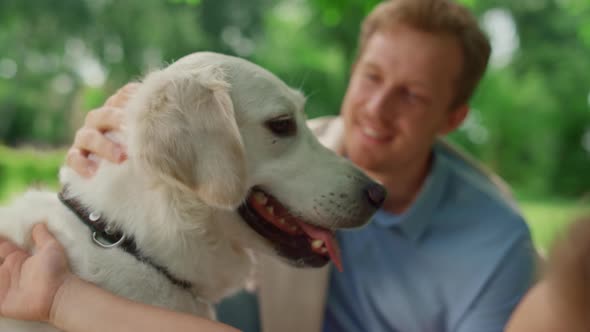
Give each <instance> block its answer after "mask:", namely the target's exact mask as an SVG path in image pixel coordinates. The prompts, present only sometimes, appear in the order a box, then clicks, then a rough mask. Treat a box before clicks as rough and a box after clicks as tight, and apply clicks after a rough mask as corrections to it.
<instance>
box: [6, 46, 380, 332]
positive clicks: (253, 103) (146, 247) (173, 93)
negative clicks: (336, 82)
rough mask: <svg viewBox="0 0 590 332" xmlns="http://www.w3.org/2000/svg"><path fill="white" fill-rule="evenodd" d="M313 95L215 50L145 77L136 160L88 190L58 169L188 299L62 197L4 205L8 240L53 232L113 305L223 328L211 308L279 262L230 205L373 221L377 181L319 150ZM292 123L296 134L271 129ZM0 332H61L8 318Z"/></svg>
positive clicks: (131, 149)
mask: <svg viewBox="0 0 590 332" xmlns="http://www.w3.org/2000/svg"><path fill="white" fill-rule="evenodd" d="M303 105H304V98H303V96H302V95H301V94H300V93H299V92H298V91H295V90H293V89H291V88H289V87H288V86H286V85H285V84H284V83H283V82H282V81H280V80H279V79H278V78H276V77H275V76H273V75H272V74H271V73H269V72H267V71H266V70H264V69H262V68H260V67H258V66H256V65H254V64H251V63H249V62H247V61H244V60H241V59H238V58H233V57H229V56H223V55H219V54H214V53H196V54H192V55H189V56H187V57H185V58H183V59H181V60H179V61H178V62H176V63H174V64H172V65H171V66H169V67H167V68H165V69H162V70H159V71H155V72H153V73H151V74H149V75H147V77H146V78H145V80H144V81H143V84H142V85H141V87H140V88H139V91H137V93H136V94H135V95H134V96H133V97H132V99H131V100H130V102H129V104H128V107H127V109H126V111H125V112H126V113H125V114H126V115H127V119H126V120H125V128H126V130H125V132H122V133H114V134H115V136H117V137H118V138H117V139H120V140H122V141H124V142H127V148H128V154H129V160H128V161H127V162H125V163H124V164H122V165H112V164H110V163H108V162H101V165H100V167H99V170H98V172H97V174H96V175H95V176H94V177H92V178H90V179H85V178H82V177H80V176H79V175H77V174H76V173H75V172H74V171H73V170H71V169H70V168H68V167H63V168H62V170H61V173H60V179H61V181H62V183H63V184H64V185H67V186H68V188H69V193H70V196H73V197H76V198H77V199H78V200H79V201H80V202H83V204H84V205H85V206H88V207H89V208H91V209H92V210H93V211H98V212H100V213H102V215H103V216H104V217H106V218H107V220H109V221H110V222H112V223H113V224H115V225H116V226H117V227H119V228H120V229H121V230H123V231H124V232H125V233H126V234H131V235H133V237H134V238H135V241H136V243H137V244H138V247H139V248H140V250H141V251H142V253H143V254H144V255H146V256H148V257H150V258H152V259H153V260H154V261H155V262H157V263H159V264H160V265H163V266H165V267H166V268H167V269H168V270H169V271H170V272H171V273H172V274H173V275H174V276H176V277H177V278H180V279H183V280H189V281H190V282H192V283H193V284H194V288H193V289H191V290H190V291H185V290H182V289H181V288H179V287H177V286H175V285H173V284H172V283H170V281H168V280H167V279H166V278H165V277H164V276H163V275H162V274H161V273H160V272H158V271H156V270H155V269H154V268H153V267H151V266H149V265H146V264H144V263H140V262H139V261H137V260H136V259H135V258H134V257H133V256H131V255H130V254H128V253H126V252H124V251H122V250H121V249H118V248H114V249H102V248H100V247H98V246H97V245H95V244H94V243H93V242H92V241H91V234H90V231H89V229H88V228H87V227H86V226H85V225H83V224H82V223H81V222H80V221H79V220H78V219H77V217H76V216H75V215H74V214H72V213H71V212H70V211H69V210H68V209H67V208H66V207H65V206H64V205H62V203H61V202H59V200H58V199H57V196H56V194H55V193H49V192H28V193H27V194H25V195H24V196H23V197H21V198H19V199H18V200H16V201H15V202H13V203H12V204H11V205H10V206H9V207H4V208H0V234H2V235H4V236H8V237H10V238H11V239H13V240H15V241H16V242H18V243H19V244H21V245H24V246H28V247H30V243H29V242H30V235H29V233H30V229H31V227H32V225H33V224H35V223H37V222H40V221H45V222H47V224H48V225H49V228H50V230H51V231H52V232H53V233H54V234H55V235H56V236H57V238H58V239H59V241H60V242H61V243H62V244H63V245H64V247H65V248H66V251H67V254H68V257H69V260H70V263H71V266H72V269H73V270H74V272H75V273H76V274H78V275H79V276H80V277H82V278H83V279H85V280H88V281H90V282H93V283H95V284H97V285H99V286H101V287H104V288H105V289H108V290H110V291H112V292H114V293H116V294H119V295H121V296H124V297H127V298H130V299H132V300H136V301H141V302H145V303H149V304H153V305H157V306H162V307H166V308H169V309H173V310H179V311H185V312H190V313H194V314H197V315H201V316H206V317H214V314H213V312H212V308H211V305H210V304H211V303H213V302H215V301H218V300H219V299H221V298H222V297H224V296H226V295H228V294H229V293H231V292H233V291H235V290H236V289H239V288H241V287H242V286H243V284H244V282H245V281H246V280H247V278H248V276H249V274H250V269H251V264H252V257H253V254H252V252H263V253H267V254H274V251H273V249H272V247H271V246H270V245H269V243H268V242H267V241H266V240H265V239H264V238H262V237H260V236H259V235H257V234H256V233H255V232H254V231H253V230H251V229H250V228H249V227H248V226H247V224H246V223H245V222H244V221H243V220H242V219H241V218H240V217H239V215H238V214H237V213H236V212H235V208H236V207H237V206H238V205H239V204H241V203H242V201H243V200H244V198H245V197H246V194H247V191H248V190H249V189H250V188H251V187H252V186H254V185H261V186H263V187H264V188H267V189H269V190H270V193H271V194H272V195H273V196H275V197H276V198H278V199H279V200H280V201H281V202H282V203H283V204H284V205H286V206H288V207H289V208H290V209H291V210H292V212H293V213H294V214H297V215H299V216H301V217H303V218H305V219H306V220H308V221H310V222H311V223H314V224H317V225H319V226H324V227H328V228H335V227H356V226H360V225H362V224H364V223H365V222H366V220H367V219H368V217H369V216H370V215H371V214H372V213H373V212H374V209H372V208H369V207H366V206H365V205H366V204H365V199H364V196H363V195H364V193H363V189H364V187H365V186H366V185H367V184H368V183H370V180H369V179H368V178H367V177H366V176H364V175H363V174H362V173H361V172H360V171H359V170H358V169H356V168H354V167H353V166H352V164H350V163H349V162H347V161H345V160H343V159H341V158H339V157H337V156H336V155H335V154H333V153H332V152H330V151H329V150H327V149H326V148H324V147H323V146H321V145H320V144H319V143H318V142H317V140H316V139H315V138H314V137H313V135H312V133H311V132H310V131H309V129H308V128H307V127H306V126H305V118H304V114H303ZM284 114H290V115H291V116H293V117H294V118H295V120H296V122H297V134H296V135H295V136H293V137H276V136H274V135H273V134H272V133H271V132H270V131H269V130H268V129H267V128H266V127H265V125H264V123H265V121H267V120H268V119H270V118H273V117H276V116H279V115H284ZM0 330H1V331H14V332H18V331H55V330H54V329H53V328H51V327H49V326H47V325H43V324H36V323H30V322H16V321H12V320H6V319H4V320H0Z"/></svg>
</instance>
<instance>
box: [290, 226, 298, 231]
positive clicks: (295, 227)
mask: <svg viewBox="0 0 590 332" xmlns="http://www.w3.org/2000/svg"><path fill="white" fill-rule="evenodd" d="M289 229H290V230H291V231H292V232H295V231H296V230H297V226H295V225H291V226H289Z"/></svg>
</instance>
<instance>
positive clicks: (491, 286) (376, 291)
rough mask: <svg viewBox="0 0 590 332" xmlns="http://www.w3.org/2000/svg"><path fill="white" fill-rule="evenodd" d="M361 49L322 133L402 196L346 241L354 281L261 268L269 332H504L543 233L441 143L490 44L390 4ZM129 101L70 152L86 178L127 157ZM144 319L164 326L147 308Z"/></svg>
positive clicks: (346, 273) (319, 126) (439, 9)
mask: <svg viewBox="0 0 590 332" xmlns="http://www.w3.org/2000/svg"><path fill="white" fill-rule="evenodd" d="M359 50H360V51H359V55H358V57H357V60H356V61H355V63H354V65H353V70H352V76H351V79H350V84H349V87H348V90H347V92H346V96H345V98H344V102H343V105H342V110H341V116H340V117H335V118H323V119H316V120H313V121H311V122H310V123H309V125H310V127H312V129H313V130H314V131H315V133H316V135H317V136H318V138H319V139H320V141H322V143H324V144H325V145H326V146H328V147H330V148H332V149H334V150H335V151H337V152H338V153H340V154H341V155H343V156H345V157H347V158H348V159H350V160H351V161H352V162H354V163H355V164H356V165H357V166H358V167H360V168H361V169H362V170H364V171H365V172H366V173H367V174H369V175H370V176H371V177H373V178H374V179H376V180H378V181H379V182H381V183H383V184H384V185H385V187H386V188H387V191H388V196H387V198H386V200H385V203H384V205H383V208H382V209H380V210H379V211H378V212H377V213H376V215H375V217H374V218H373V222H372V223H370V224H369V225H368V226H366V227H364V228H361V229H358V230H354V231H343V232H340V233H339V234H337V237H338V240H339V242H340V249H341V257H342V265H343V272H337V271H332V270H333V269H319V270H313V271H310V270H298V269H295V268H292V267H289V266H286V265H285V264H282V263H279V262H277V261H264V262H261V269H260V273H259V275H258V286H259V288H258V297H259V299H260V311H261V321H262V322H261V323H262V326H263V330H264V331H266V332H269V331H271V332H274V331H281V332H290V331H293V332H300V331H312V332H318V331H321V330H323V331H325V332H336V331H338V332H347V331H363V332H364V331H371V332H377V331H400V332H413V331H417V332H500V331H502V330H503V329H504V326H505V325H506V321H507V320H508V317H509V316H510V314H511V312H512V310H513V309H514V307H515V306H516V304H517V303H518V301H520V299H521V297H522V295H523V294H524V293H525V292H526V291H527V289H528V288H529V286H530V285H531V283H532V281H533V279H534V274H535V264H534V263H535V258H536V255H535V251H534V249H533V246H532V242H531V238H530V234H529V230H528V228H527V226H526V224H525V222H524V220H523V218H522V216H521V215H520V213H519V211H518V210H517V208H516V207H515V204H514V202H513V200H512V199H511V197H510V195H509V193H508V192H507V190H506V187H505V186H504V185H503V183H502V182H501V181H500V180H499V179H498V178H497V177H496V176H495V175H494V174H492V173H490V172H489V171H486V170H485V169H483V168H482V167H480V166H479V165H478V164H477V163H476V162H474V161H472V160H471V159H469V158H467V157H466V156H464V155H463V154H461V153H458V152H457V151H456V150H455V149H453V148H452V147H450V146H449V145H448V144H446V143H445V142H444V141H442V140H441V137H442V136H444V135H446V134H448V133H449V132H452V131H453V130H455V129H456V128H458V126H459V125H460V124H461V123H462V121H463V120H464V119H465V117H466V116H467V114H468V111H469V107H468V100H469V98H470V97H471V95H472V94H473V91H474V89H475V87H476V85H477V84H478V82H479V80H480V79H481V77H482V76H483V73H484V72H485V69H486V66H487V62H488V58H489V55H490V45H489V41H488V40H487V38H486V36H485V35H484V34H483V32H482V31H481V30H480V28H479V26H478V24H477V21H476V19H475V18H474V17H473V16H472V14H471V13H469V11H467V10H466V9H465V8H463V7H462V6H459V5H457V4H456V3H454V2H452V1H450V0H389V1H385V2H383V3H381V4H380V5H379V6H377V7H376V8H375V9H374V10H373V11H372V12H371V13H370V14H369V16H368V17H367V18H366V20H365V21H364V23H363V27H362V33H361V37H360V48H359ZM129 93H133V89H132V88H127V89H123V90H122V91H121V92H120V93H118V94H117V95H115V96H114V97H112V98H111V99H110V100H109V101H107V104H106V106H105V107H103V108H101V109H98V110H96V111H94V112H91V113H90V114H89V116H88V117H87V121H86V124H85V127H84V128H82V129H80V130H79V132H78V135H77V139H76V142H75V143H74V147H73V148H72V149H71V150H70V152H69V154H68V164H69V165H70V166H71V167H72V168H74V169H76V170H78V172H80V173H81V174H85V175H88V176H90V175H91V173H92V172H93V171H94V170H95V169H96V164H95V162H94V161H93V160H91V159H89V158H88V155H89V153H90V152H93V153H94V154H96V155H98V156H102V157H104V158H106V159H108V160H110V161H113V162H122V161H123V160H124V159H125V158H124V152H123V149H122V148H123V147H121V146H118V145H116V144H115V143H113V142H111V141H109V140H108V139H107V138H105V137H104V135H103V133H104V132H105V131H108V130H111V129H115V130H116V129H119V127H120V125H121V120H120V119H121V117H122V116H121V111H120V110H119V109H118V108H117V107H121V106H122V105H124V104H125V102H126V100H127V97H128V94H129ZM43 253H45V251H43V250H39V251H37V252H36V255H35V256H33V258H32V259H31V260H29V262H31V261H33V263H30V264H31V266H34V267H41V268H43V267H46V265H48V264H49V263H47V262H46V261H45V260H41V259H39V260H35V257H42V254H43ZM43 264H45V265H43ZM17 272H18V271H17ZM36 285H39V283H36ZM42 286H43V284H42V283H41V285H40V287H42ZM109 301H111V302H113V303H114V302H116V299H114V298H109ZM14 302H15V301H13V302H12V303H7V304H5V306H10V305H14ZM239 303H241V306H239V307H238V308H237V309H236V310H234V313H236V312H237V313H239V314H241V315H242V318H243V316H248V315H247V314H245V313H246V312H247V311H248V310H249V309H252V306H251V305H249V304H248V303H245V302H243V301H240V302H239ZM105 307H110V306H105ZM127 307H129V306H127ZM222 307H223V306H222ZM80 310H81V309H80ZM122 310H123V309H121V312H122ZM227 311H228V310H227V307H226V309H222V310H221V314H222V316H224V317H227V316H228V315H227ZM90 312H92V313H93V311H90ZM137 315H138V316H139V317H144V318H153V317H156V316H153V313H152V311H149V310H148V309H147V308H146V309H144V310H140V311H138V314H137ZM156 318H157V320H158V321H159V322H167V320H166V319H170V320H172V321H176V320H177V319H179V318H178V317H177V316H175V315H174V314H173V313H162V315H161V316H157V317H156ZM247 318H255V317H247ZM154 319H155V318H154ZM232 321H234V322H235V319H233V320H232ZM80 331H82V329H80ZM84 331H86V330H84Z"/></svg>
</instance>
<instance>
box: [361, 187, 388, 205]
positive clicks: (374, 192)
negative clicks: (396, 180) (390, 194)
mask: <svg viewBox="0 0 590 332" xmlns="http://www.w3.org/2000/svg"><path fill="white" fill-rule="evenodd" d="M365 193H366V194H367V198H368V199H369V203H371V205H373V206H374V207H376V208H380V207H381V205H382V204H383V202H384V201H385V197H386V196H387V191H386V190H385V187H383V186H382V185H380V184H378V183H371V184H370V185H368V186H367V187H366V188H365Z"/></svg>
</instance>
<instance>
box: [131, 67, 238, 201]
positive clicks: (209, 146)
mask: <svg viewBox="0 0 590 332" xmlns="http://www.w3.org/2000/svg"><path fill="white" fill-rule="evenodd" d="M144 85H145V89H143V91H142V94H141V95H138V96H137V97H138V99H139V100H143V103H144V104H143V105H141V106H140V105H137V106H138V107H139V109H136V110H135V111H136V118H135V121H136V124H137V127H136V130H135V133H134V135H133V136H134V139H135V143H136V145H135V146H136V147H137V156H138V158H139V160H140V161H141V162H143V164H145V165H146V167H147V168H148V170H150V171H153V172H154V173H155V174H157V175H159V176H160V177H162V178H164V179H165V180H167V181H168V182H170V181H172V182H173V183H175V184H178V185H180V186H182V187H184V188H186V189H189V190H191V191H193V192H195V193H196V194H197V196H198V197H199V198H200V199H201V200H202V201H204V202H205V203H206V204H208V205H212V206H216V207H221V208H234V207H236V206H237V205H239V204H240V203H241V201H242V200H243V198H244V197H245V195H246V191H247V188H246V183H247V181H246V180H247V179H246V158H245V151H244V145H243V142H242V138H241V135H240V132H239V130H238V125H237V123H236V119H235V115H234V108H233V104H232V100H231V98H230V96H229V92H228V90H229V88H230V86H229V83H227V82H226V80H225V76H224V73H223V71H222V69H221V68H220V67H218V66H206V67H201V68H198V69H187V70H176V71H172V70H168V71H167V70H163V71H160V72H154V73H152V74H150V75H148V77H147V78H146V80H145V81H144ZM136 100H137V99H136ZM132 139H133V138H132Z"/></svg>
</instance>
